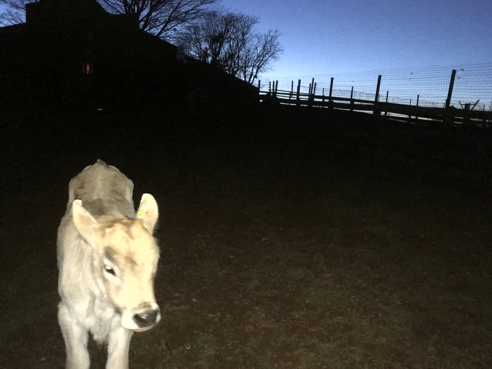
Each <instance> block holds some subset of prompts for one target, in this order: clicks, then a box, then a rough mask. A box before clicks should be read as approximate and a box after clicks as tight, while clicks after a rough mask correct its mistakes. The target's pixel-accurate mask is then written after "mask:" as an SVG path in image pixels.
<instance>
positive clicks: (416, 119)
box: [415, 95, 420, 123]
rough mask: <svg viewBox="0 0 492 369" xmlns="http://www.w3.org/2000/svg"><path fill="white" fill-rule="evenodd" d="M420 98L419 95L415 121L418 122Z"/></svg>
mask: <svg viewBox="0 0 492 369" xmlns="http://www.w3.org/2000/svg"><path fill="white" fill-rule="evenodd" d="M419 99H420V95H417V105H416V106H417V114H415V123H418V122H419Z"/></svg>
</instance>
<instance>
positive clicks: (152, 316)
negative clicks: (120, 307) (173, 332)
mask: <svg viewBox="0 0 492 369" xmlns="http://www.w3.org/2000/svg"><path fill="white" fill-rule="evenodd" d="M157 313H158V311H157V310H147V311H144V312H143V313H140V314H135V315H134V316H133V321H134V322H135V323H137V325H138V326H139V327H140V328H144V327H148V326H151V325H153V324H155V321H156V319H157Z"/></svg>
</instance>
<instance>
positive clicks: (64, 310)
mask: <svg viewBox="0 0 492 369" xmlns="http://www.w3.org/2000/svg"><path fill="white" fill-rule="evenodd" d="M58 323H59V324H60V328H61V331H62V334H63V339H64V340H65V349H66V351H67V361H66V364H65V368H66V369H89V366H90V357H89V351H88V350H87V341H88V339H89V334H88V332H87V329H85V328H83V327H81V326H80V324H79V322H77V321H76V320H75V319H73V317H72V316H71V314H70V310H69V309H68V307H67V306H66V305H65V304H64V303H63V302H61V303H60V304H59V305H58Z"/></svg>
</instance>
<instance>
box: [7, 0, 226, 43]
mask: <svg viewBox="0 0 492 369" xmlns="http://www.w3.org/2000/svg"><path fill="white" fill-rule="evenodd" d="M35 1H37V0H0V4H5V5H6V6H7V10H6V11H4V12H3V13H1V14H0V20H3V22H4V23H5V24H14V23H20V22H22V21H23V20H24V19H25V18H24V9H25V5H26V3H32V2H35ZM64 1H71V0H64ZM217 1H218V0H98V2H99V3H100V4H101V5H102V6H103V7H104V8H105V9H106V10H107V11H108V12H110V13H112V14H128V13H131V14H137V15H138V19H139V26H140V28H141V29H142V30H144V31H147V32H149V33H151V34H153V35H155V36H158V37H161V38H164V39H168V40H169V39H172V38H173V36H174V34H175V33H176V32H177V31H179V30H180V29H181V28H182V27H184V26H185V25H188V24H191V23H193V22H195V21H196V20H197V19H201V18H202V17H203V15H204V14H205V12H206V11H207V10H208V9H207V8H208V6H210V5H213V4H215V3H216V2H217Z"/></svg>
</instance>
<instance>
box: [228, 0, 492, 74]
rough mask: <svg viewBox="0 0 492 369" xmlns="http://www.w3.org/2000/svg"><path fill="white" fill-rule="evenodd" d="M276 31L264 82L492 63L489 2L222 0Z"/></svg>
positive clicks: (491, 0)
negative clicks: (276, 51)
mask: <svg viewBox="0 0 492 369" xmlns="http://www.w3.org/2000/svg"><path fill="white" fill-rule="evenodd" d="M220 4H222V5H223V6H224V7H226V8H230V9H231V10H233V11H237V12H241V13H244V14H247V15H254V16H258V17H259V18H260V23H259V25H258V26H257V29H258V30H259V31H262V32H265V31H267V30H268V29H272V30H278V31H279V32H280V33H281V34H282V36H281V38H280V42H281V44H282V46H283V48H284V53H283V55H281V58H280V60H279V61H277V62H275V63H274V64H273V65H272V67H273V68H272V70H271V71H269V72H267V73H264V74H263V75H262V76H261V78H263V79H267V78H273V79H275V78H278V77H285V76H314V75H317V74H330V73H353V72H362V71H371V70H376V69H386V68H406V67H421V66H430V65H440V66H449V65H456V64H461V63H485V62H492V0H468V1H463V0H413V1H402V0H379V1H375V0H364V1H363V0H344V1H340V0H337V1H330V0H221V1H220Z"/></svg>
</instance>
